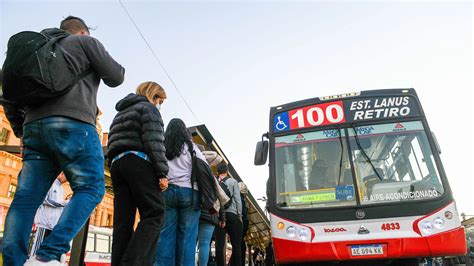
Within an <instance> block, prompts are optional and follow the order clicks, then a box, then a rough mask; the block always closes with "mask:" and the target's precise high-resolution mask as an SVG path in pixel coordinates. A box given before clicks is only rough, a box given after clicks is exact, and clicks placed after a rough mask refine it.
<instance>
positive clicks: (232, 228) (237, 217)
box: [215, 163, 243, 266]
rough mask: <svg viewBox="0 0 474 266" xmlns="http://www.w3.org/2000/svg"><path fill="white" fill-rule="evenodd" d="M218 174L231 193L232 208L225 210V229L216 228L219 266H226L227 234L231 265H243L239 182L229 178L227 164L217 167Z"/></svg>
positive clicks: (220, 180)
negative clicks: (226, 235) (230, 246)
mask: <svg viewBox="0 0 474 266" xmlns="http://www.w3.org/2000/svg"><path fill="white" fill-rule="evenodd" d="M217 174H218V175H219V176H218V178H219V182H224V184H225V185H226V186H227V188H228V189H229V190H230V193H231V195H232V196H231V201H232V203H231V204H230V206H229V207H228V208H227V209H225V210H224V212H225V217H226V221H225V227H224V229H222V228H219V227H216V229H215V234H216V260H217V266H225V265H226V263H225V258H224V248H225V247H226V245H225V233H226V232H227V234H229V236H230V243H231V245H232V256H231V257H230V265H238V266H240V265H242V247H241V241H242V230H243V225H242V201H241V198H240V188H239V183H238V182H237V180H235V179H234V178H232V177H230V176H229V167H228V166H227V164H226V163H221V164H219V165H218V166H217Z"/></svg>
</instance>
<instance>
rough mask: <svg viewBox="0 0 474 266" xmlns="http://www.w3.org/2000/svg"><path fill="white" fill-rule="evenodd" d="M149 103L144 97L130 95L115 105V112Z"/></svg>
mask: <svg viewBox="0 0 474 266" xmlns="http://www.w3.org/2000/svg"><path fill="white" fill-rule="evenodd" d="M143 101H145V102H147V101H148V100H147V98H146V97H145V96H143V95H138V94H135V93H130V94H129V95H127V96H125V98H123V99H122V100H120V101H118V103H117V104H116V105H115V110H117V111H119V112H120V111H122V110H124V109H126V108H128V107H130V106H132V105H134V104H136V103H138V102H143Z"/></svg>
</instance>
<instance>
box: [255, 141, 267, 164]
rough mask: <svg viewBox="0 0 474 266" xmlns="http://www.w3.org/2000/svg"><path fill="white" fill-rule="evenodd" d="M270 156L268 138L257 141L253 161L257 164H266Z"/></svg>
mask: <svg viewBox="0 0 474 266" xmlns="http://www.w3.org/2000/svg"><path fill="white" fill-rule="evenodd" d="M267 156H268V140H262V141H259V142H257V147H256V148H255V158H254V160H253V163H254V164H255V165H264V164H265V163H267Z"/></svg>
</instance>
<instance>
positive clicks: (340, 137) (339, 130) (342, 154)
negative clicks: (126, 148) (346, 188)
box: [337, 127, 344, 186]
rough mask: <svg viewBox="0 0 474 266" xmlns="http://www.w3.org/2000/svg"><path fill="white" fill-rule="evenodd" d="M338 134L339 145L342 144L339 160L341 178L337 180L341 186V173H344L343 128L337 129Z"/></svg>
mask: <svg viewBox="0 0 474 266" xmlns="http://www.w3.org/2000/svg"><path fill="white" fill-rule="evenodd" d="M337 133H338V136H339V143H340V144H341V158H340V160H339V177H338V180H337V185H338V186H339V185H341V172H342V159H343V157H344V145H343V144H342V134H341V128H340V127H337Z"/></svg>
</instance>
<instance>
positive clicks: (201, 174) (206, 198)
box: [190, 148, 217, 214]
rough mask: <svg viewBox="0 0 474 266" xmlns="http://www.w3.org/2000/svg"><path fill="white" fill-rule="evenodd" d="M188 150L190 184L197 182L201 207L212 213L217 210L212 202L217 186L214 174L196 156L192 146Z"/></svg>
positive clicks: (215, 195)
mask: <svg viewBox="0 0 474 266" xmlns="http://www.w3.org/2000/svg"><path fill="white" fill-rule="evenodd" d="M190 152H191V156H192V170H191V185H192V186H194V181H196V182H197V184H198V187H199V202H200V206H201V209H203V210H206V211H208V212H209V213H210V214H214V213H216V212H217V210H216V209H214V202H216V200H217V191H216V190H217V187H216V182H215V181H214V180H213V178H214V175H213V174H212V170H211V168H210V167H209V165H208V164H207V163H206V162H204V161H203V160H201V159H199V158H197V157H196V153H195V151H194V150H192V148H191V149H190ZM193 193H194V189H193ZM193 204H194V195H193Z"/></svg>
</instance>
